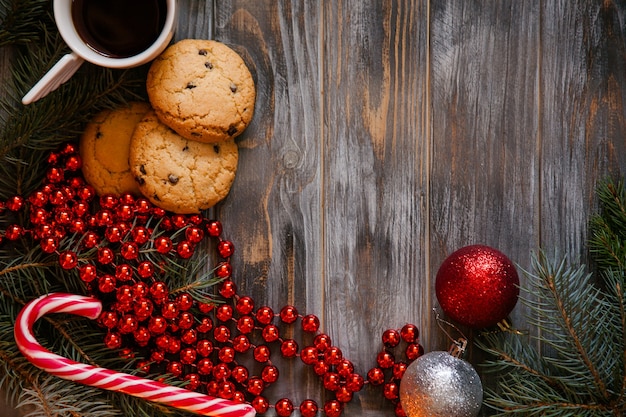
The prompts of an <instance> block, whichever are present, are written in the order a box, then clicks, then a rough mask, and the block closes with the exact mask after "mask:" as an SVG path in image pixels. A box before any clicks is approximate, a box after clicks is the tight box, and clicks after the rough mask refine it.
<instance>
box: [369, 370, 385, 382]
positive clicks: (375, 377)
mask: <svg viewBox="0 0 626 417" xmlns="http://www.w3.org/2000/svg"><path fill="white" fill-rule="evenodd" d="M367 380H368V381H369V383H370V384H372V385H382V384H383V383H384V382H385V373H384V372H383V370H382V369H380V368H372V369H370V370H369V371H368V372H367Z"/></svg>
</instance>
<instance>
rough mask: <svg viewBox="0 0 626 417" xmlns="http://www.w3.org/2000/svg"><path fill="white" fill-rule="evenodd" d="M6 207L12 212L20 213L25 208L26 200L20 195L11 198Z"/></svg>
mask: <svg viewBox="0 0 626 417" xmlns="http://www.w3.org/2000/svg"><path fill="white" fill-rule="evenodd" d="M5 207H6V208H7V209H9V210H11V211H20V210H21V209H22V208H23V207H24V198H23V197H21V196H19V195H15V196H13V197H9V199H8V200H7V201H6V203H5Z"/></svg>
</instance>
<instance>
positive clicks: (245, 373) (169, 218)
mask: <svg viewBox="0 0 626 417" xmlns="http://www.w3.org/2000/svg"><path fill="white" fill-rule="evenodd" d="M48 162H49V164H50V168H49V169H48V171H47V173H46V177H45V179H44V184H43V185H42V187H41V188H40V189H38V190H36V191H35V192H33V193H32V194H31V195H30V196H28V197H27V198H23V197H21V196H14V197H11V198H9V199H8V200H7V201H6V202H3V203H2V202H0V210H2V209H6V210H9V211H14V212H17V211H20V210H29V212H28V213H26V216H25V218H26V219H27V220H30V228H28V227H23V226H20V225H10V226H8V227H7V228H6V229H5V231H4V233H3V234H2V236H1V237H2V238H3V239H5V240H7V241H14V240H18V239H21V238H32V239H35V242H37V244H38V247H39V248H41V250H42V251H43V252H44V253H47V254H50V255H52V256H57V259H58V263H59V265H60V266H61V268H63V269H66V270H71V269H74V268H76V269H77V271H78V274H77V277H78V279H80V282H81V285H84V286H85V288H86V289H87V291H88V292H90V293H91V294H93V295H95V296H101V297H103V299H106V300H110V301H107V303H108V305H106V306H105V310H104V311H103V312H102V314H101V316H100V318H99V320H98V323H99V324H100V325H102V327H103V329H105V330H106V336H105V338H104V344H105V346H107V347H108V348H111V349H121V350H120V352H121V353H122V356H123V357H125V358H129V359H130V358H131V357H132V356H134V351H135V350H137V349H144V350H143V352H144V356H143V357H145V358H146V359H145V360H141V361H138V362H137V367H138V369H140V370H141V371H143V372H168V373H170V374H171V375H174V376H175V377H178V378H180V379H181V380H184V381H186V383H187V384H186V387H187V388H188V389H190V390H201V391H203V392H207V393H209V394H210V395H216V396H220V397H223V398H230V399H234V400H236V401H250V402H251V403H252V405H253V407H254V408H255V410H256V411H257V412H258V413H260V414H262V413H265V412H267V411H268V410H269V409H270V408H272V407H274V408H275V412H276V414H277V415H279V416H290V415H292V413H294V412H299V413H300V415H301V416H303V417H312V416H316V415H317V413H318V412H319V411H320V408H321V409H322V410H323V412H324V413H325V414H326V416H330V417H332V416H339V415H341V413H342V412H343V407H344V406H343V405H344V404H345V403H347V402H349V401H350V400H351V399H352V398H353V395H354V393H355V392H358V391H360V390H361V389H362V388H363V386H364V384H365V383H366V380H365V379H364V378H363V376H361V375H359V374H358V373H357V372H355V369H354V365H353V363H352V362H351V361H349V360H347V359H346V358H344V356H343V353H342V351H341V349H340V348H339V347H338V346H335V345H333V344H332V342H331V339H330V337H329V336H328V335H327V334H325V333H320V332H319V330H320V321H319V318H318V317H316V316H315V315H312V314H308V315H300V314H299V312H298V310H297V308H296V307H295V306H293V305H287V306H284V307H283V308H281V309H280V312H279V313H278V314H275V313H274V311H273V310H272V309H271V308H270V307H269V306H262V307H259V308H258V309H256V310H255V308H256V307H255V303H254V300H253V299H252V298H251V297H248V296H240V295H238V294H237V286H236V284H235V282H234V280H233V270H232V265H231V263H230V258H231V257H232V256H233V254H234V251H235V246H234V244H233V243H232V242H231V241H229V240H225V239H222V237H221V234H222V231H223V227H222V224H221V223H220V222H219V221H217V220H207V219H205V218H204V217H203V216H202V215H182V214H172V213H168V212H166V211H165V210H163V209H160V208H158V207H155V206H154V205H152V203H150V202H149V200H147V199H146V198H143V197H140V198H136V197H134V196H132V195H130V194H123V195H120V196H115V195H103V196H99V197H96V194H95V191H94V189H93V187H91V186H89V185H88V184H86V183H85V182H84V180H83V179H82V177H80V172H79V170H80V167H81V166H82V161H81V159H80V156H79V155H78V153H77V148H76V147H75V146H66V147H64V148H63V149H62V150H60V151H58V152H56V153H53V154H51V155H50V158H49V159H48ZM96 205H97V206H98V207H95V206H96ZM72 235H74V236H75V235H79V236H80V238H79V240H78V244H75V245H68V244H67V243H72V241H71V240H69V239H73V238H74V237H73V236H72ZM207 236H208V237H212V238H216V239H217V244H216V250H217V255H218V257H219V259H220V261H219V263H218V264H217V266H216V267H215V269H214V271H213V276H214V277H215V280H216V282H218V284H217V285H216V287H215V289H216V291H215V292H216V294H215V297H216V298H218V300H216V301H215V302H200V301H199V300H198V301H197V300H195V299H194V295H192V294H190V293H187V292H180V290H176V291H175V294H171V293H170V289H169V287H168V285H167V281H168V279H169V277H168V274H169V273H170V272H169V269H170V265H169V262H170V260H171V259H175V258H178V259H179V261H177V262H180V263H182V262H184V261H185V260H186V259H189V258H191V257H193V256H194V255H195V253H196V248H197V247H198V245H199V244H200V243H201V242H202V241H203V240H204V239H205V238H206V237H207ZM59 248H64V249H65V248H71V249H69V250H63V251H61V252H58V251H59ZM94 249H95V250H94ZM173 291H174V290H173ZM194 291H195V290H194ZM203 297H204V295H203V296H202V297H201V298H203ZM203 301H204V300H203ZM215 320H216V321H215ZM298 320H300V329H301V330H302V332H303V333H302V335H303V336H306V337H309V336H308V335H306V334H307V333H308V334H311V335H312V336H313V341H312V343H311V342H310V340H309V344H308V345H307V346H305V347H303V348H302V349H301V348H300V346H299V343H298V341H296V339H294V338H292V337H293V332H292V331H285V333H284V334H285V335H289V336H290V337H289V338H284V339H283V338H281V334H282V333H283V331H282V327H286V326H293V325H294V324H295V323H296V322H297V321H298ZM216 324H217V326H216ZM279 326H280V327H279ZM418 335H419V332H418V330H417V327H416V326H414V325H408V324H407V325H405V326H404V327H403V328H402V329H400V330H396V329H390V330H387V331H385V333H384V334H383V346H384V349H385V352H384V353H381V354H379V356H378V357H377V365H378V366H377V367H376V368H374V369H372V370H370V371H369V372H368V373H367V382H369V383H371V384H372V385H380V386H382V388H383V395H384V396H385V398H387V399H389V400H391V401H394V402H396V415H397V416H401V415H402V414H401V413H402V411H401V407H399V405H398V404H397V387H398V385H399V380H400V379H401V377H402V375H403V374H404V371H405V370H406V367H407V365H408V363H409V362H410V361H412V360H414V359H415V358H417V357H419V356H420V355H422V354H423V348H422V347H421V345H420V344H419V341H418ZM283 337H284V336H283ZM253 341H254V343H260V344H259V345H255V344H253ZM403 342H404V343H406V348H405V350H404V352H403V353H404V356H405V358H406V359H405V360H403V361H396V359H395V357H396V356H400V355H395V356H394V355H393V354H391V352H389V351H387V350H388V349H393V348H396V347H398V346H399V345H400V344H401V343H403ZM129 343H130V345H129ZM276 350H278V351H279V352H280V354H281V356H282V357H283V358H285V359H294V358H298V357H299V358H300V360H301V362H302V363H303V364H304V365H306V366H310V367H311V368H310V369H311V370H312V372H314V373H315V374H316V375H319V377H320V379H321V383H322V385H323V386H324V388H326V389H327V390H329V391H330V392H331V393H332V395H334V398H330V399H328V400H327V401H326V402H325V404H324V406H323V407H319V406H318V404H317V403H316V402H315V401H313V400H311V399H305V400H303V401H302V402H301V403H300V405H299V406H298V407H295V406H294V404H293V402H292V400H291V399H289V398H281V399H279V400H278V401H277V402H276V403H274V405H271V403H270V402H269V401H268V399H267V398H266V397H265V396H264V395H263V394H264V391H265V389H266V388H267V387H268V386H269V385H271V384H274V383H276V382H277V381H278V379H279V375H280V373H279V370H278V368H277V367H276V365H275V364H273V363H272V361H271V356H272V353H273V352H275V351H276ZM240 355H250V356H251V358H252V359H253V360H254V361H255V362H256V363H257V364H260V366H261V367H262V368H261V369H262V371H261V374H260V375H258V376H253V375H252V374H251V373H250V372H249V370H248V369H247V368H246V366H245V365H243V363H245V362H240V361H239V360H238V358H239V356H240ZM296 360H297V359H296ZM387 375H389V378H388V377H387Z"/></svg>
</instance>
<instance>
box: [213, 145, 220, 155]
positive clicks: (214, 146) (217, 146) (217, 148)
mask: <svg viewBox="0 0 626 417" xmlns="http://www.w3.org/2000/svg"><path fill="white" fill-rule="evenodd" d="M213 151H214V152H215V153H220V147H219V145H213Z"/></svg>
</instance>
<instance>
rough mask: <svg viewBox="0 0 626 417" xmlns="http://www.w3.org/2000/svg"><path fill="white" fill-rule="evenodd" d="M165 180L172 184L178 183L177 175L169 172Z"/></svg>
mask: <svg viewBox="0 0 626 417" xmlns="http://www.w3.org/2000/svg"><path fill="white" fill-rule="evenodd" d="M167 180H168V181H169V182H170V184H172V185H176V184H177V183H178V177H177V176H176V175H174V174H170V175H168V176H167Z"/></svg>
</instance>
